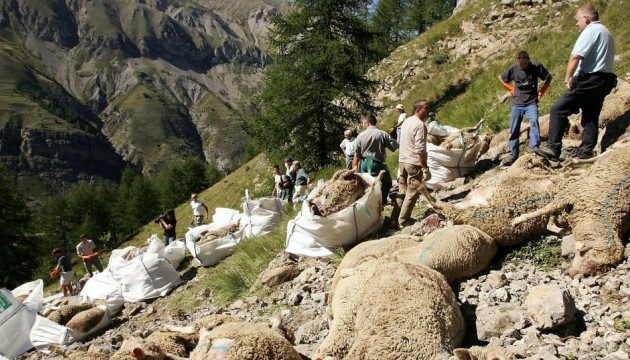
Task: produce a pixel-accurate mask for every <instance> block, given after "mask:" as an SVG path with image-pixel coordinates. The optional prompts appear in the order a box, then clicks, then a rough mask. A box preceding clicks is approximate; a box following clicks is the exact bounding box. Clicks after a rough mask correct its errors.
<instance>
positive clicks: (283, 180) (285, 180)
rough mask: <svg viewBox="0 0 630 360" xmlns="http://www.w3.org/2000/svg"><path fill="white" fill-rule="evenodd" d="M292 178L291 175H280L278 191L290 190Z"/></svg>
mask: <svg viewBox="0 0 630 360" xmlns="http://www.w3.org/2000/svg"><path fill="white" fill-rule="evenodd" d="M293 184H294V182H293V178H292V177H291V175H287V174H282V175H280V189H282V190H285V189H291V188H292V187H293Z"/></svg>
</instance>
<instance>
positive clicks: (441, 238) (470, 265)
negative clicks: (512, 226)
mask: <svg viewBox="0 0 630 360" xmlns="http://www.w3.org/2000/svg"><path fill="white" fill-rule="evenodd" d="M496 253H497V244H496V242H495V241H494V240H493V239H492V238H491V237H490V236H489V235H487V234H485V233H484V232H482V231H481V230H479V229H477V228H476V227H474V226H469V225H455V226H451V227H447V228H442V229H438V230H436V231H434V232H432V233H431V234H429V235H427V236H426V237H425V240H424V241H423V242H421V243H420V244H418V245H415V246H412V247H408V248H406V249H402V250H398V251H397V252H396V253H395V254H394V255H393V259H394V261H398V262H403V263H409V264H422V265H425V266H428V267H429V268H431V269H433V270H436V271H437V272H439V273H440V274H442V275H444V277H446V280H447V281H448V282H449V283H452V282H453V281H455V280H459V279H463V278H468V277H471V276H473V275H475V274H477V273H479V272H481V271H483V270H484V269H485V268H486V267H488V265H489V264H490V261H492V258H494V255H496Z"/></svg>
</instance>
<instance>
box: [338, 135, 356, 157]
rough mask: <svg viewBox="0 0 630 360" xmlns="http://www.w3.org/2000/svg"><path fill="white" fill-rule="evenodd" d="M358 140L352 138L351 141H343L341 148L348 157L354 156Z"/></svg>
mask: <svg viewBox="0 0 630 360" xmlns="http://www.w3.org/2000/svg"><path fill="white" fill-rule="evenodd" d="M355 140H356V138H354V137H352V138H351V139H349V140H348V139H343V141H342V142H341V144H339V146H340V147H341V148H342V149H343V152H344V154H346V156H353V155H354V141H355Z"/></svg>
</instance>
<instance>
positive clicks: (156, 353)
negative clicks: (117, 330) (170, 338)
mask: <svg viewBox="0 0 630 360" xmlns="http://www.w3.org/2000/svg"><path fill="white" fill-rule="evenodd" d="M132 353H133V354H141V356H137V355H136V356H135V358H136V359H138V360H165V359H166V355H165V354H164V352H163V351H162V349H161V348H160V346H159V345H158V344H155V343H153V342H145V340H144V339H142V338H141V337H137V336H127V337H126V338H125V339H124V340H123V343H122V345H121V346H120V349H118V351H116V352H115V353H114V354H113V355H112V356H111V357H110V358H109V359H110V360H130V359H132V358H133V357H132V356H131V354H132Z"/></svg>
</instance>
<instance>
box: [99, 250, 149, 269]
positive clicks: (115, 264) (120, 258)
mask: <svg viewBox="0 0 630 360" xmlns="http://www.w3.org/2000/svg"><path fill="white" fill-rule="evenodd" d="M140 252H141V251H140V248H139V247H137V246H133V245H130V246H127V247H125V248H123V249H114V250H112V254H111V255H110V257H109V261H108V262H107V267H108V268H111V269H117V268H119V267H121V266H125V264H127V263H128V262H129V260H127V258H135V257H137V256H139V255H140Z"/></svg>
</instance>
